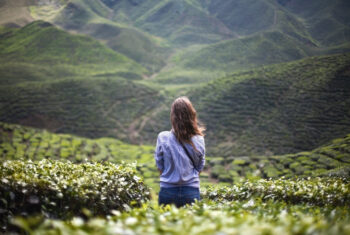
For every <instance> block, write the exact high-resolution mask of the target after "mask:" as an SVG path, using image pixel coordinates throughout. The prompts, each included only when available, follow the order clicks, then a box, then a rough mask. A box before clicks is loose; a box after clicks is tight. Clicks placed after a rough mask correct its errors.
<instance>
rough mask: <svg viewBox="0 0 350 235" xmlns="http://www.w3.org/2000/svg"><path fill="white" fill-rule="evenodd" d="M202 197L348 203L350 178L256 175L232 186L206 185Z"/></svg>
mask: <svg viewBox="0 0 350 235" xmlns="http://www.w3.org/2000/svg"><path fill="white" fill-rule="evenodd" d="M202 197H204V198H208V199H212V200H217V201H220V200H229V201H232V200H244V199H251V198H254V197H255V198H260V200H269V199H272V200H275V201H285V202H289V203H292V204H298V203H309V204H313V205H320V206H323V205H332V206H336V205H349V204H350V182H349V181H348V180H347V179H346V178H335V177H334V178H319V177H317V178H312V179H311V178H309V179H296V180H291V179H285V178H283V177H282V178H280V179H277V180H265V179H260V180H258V181H246V182H244V183H241V184H237V185H234V186H232V187H220V188H213V187H208V188H206V189H205V190H204V191H203V192H202Z"/></svg>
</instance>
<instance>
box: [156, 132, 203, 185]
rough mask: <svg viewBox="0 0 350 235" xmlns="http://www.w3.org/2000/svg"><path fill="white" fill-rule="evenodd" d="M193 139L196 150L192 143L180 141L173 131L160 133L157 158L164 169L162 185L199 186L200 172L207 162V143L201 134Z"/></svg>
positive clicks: (160, 168) (159, 166)
mask: <svg viewBox="0 0 350 235" xmlns="http://www.w3.org/2000/svg"><path fill="white" fill-rule="evenodd" d="M191 140H192V143H193V144H194V146H195V147H196V150H195V149H194V148H193V147H192V146H191V145H190V144H187V143H185V144H184V145H182V144H181V143H179V141H178V140H177V139H176V137H175V135H174V133H173V132H172V131H163V132H161V133H159V135H158V138H157V147H156V153H155V159H156V164H157V167H158V169H159V170H161V171H162V174H161V176H160V186H161V187H167V188H170V187H176V186H191V187H199V172H200V171H201V170H202V169H203V167H204V164H205V143H204V138H203V136H200V135H196V136H193V137H192V138H191ZM184 148H186V150H185V149H184ZM188 155H191V156H188ZM190 157H191V158H192V160H191V159H190ZM192 161H193V162H192Z"/></svg>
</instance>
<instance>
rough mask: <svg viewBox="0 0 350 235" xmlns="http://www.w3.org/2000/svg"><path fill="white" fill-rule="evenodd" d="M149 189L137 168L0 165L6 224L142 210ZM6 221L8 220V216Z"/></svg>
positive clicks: (0, 198)
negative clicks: (18, 220) (10, 220)
mask: <svg viewBox="0 0 350 235" xmlns="http://www.w3.org/2000/svg"><path fill="white" fill-rule="evenodd" d="M149 197H150V196H149V189H148V187H146V186H145V185H144V183H143V181H142V179H141V178H139V177H138V176H137V175H136V169H135V165H133V164H120V165H115V164H112V163H108V162H107V163H103V164H101V163H84V164H73V163H71V162H69V161H67V162H61V161H54V160H46V159H44V160H41V161H39V162H32V161H31V160H29V161H20V160H15V161H10V160H8V161H3V162H1V163H0V203H1V207H0V208H1V214H2V218H3V219H2V221H1V223H2V224H5V225H6V223H7V218H6V217H11V216H14V215H22V216H27V215H31V214H38V213H39V214H42V215H43V216H45V217H49V218H60V219H67V218H71V217H72V216H75V215H81V214H82V211H84V208H88V210H89V211H90V213H91V214H93V215H106V214H108V213H110V211H111V210H113V209H115V210H121V211H122V210H125V209H128V208H130V207H134V206H140V205H141V204H142V203H143V202H145V201H147V200H148V199H149ZM4 215H6V216H4Z"/></svg>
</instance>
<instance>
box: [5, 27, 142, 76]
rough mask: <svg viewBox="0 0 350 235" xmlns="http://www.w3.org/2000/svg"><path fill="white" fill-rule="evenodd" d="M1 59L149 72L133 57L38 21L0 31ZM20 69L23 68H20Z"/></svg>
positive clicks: (12, 61) (13, 61) (7, 61)
mask: <svg viewBox="0 0 350 235" xmlns="http://www.w3.org/2000/svg"><path fill="white" fill-rule="evenodd" d="M0 34H1V35H0V56H1V58H0V61H1V62H2V63H7V64H9V63H18V62H22V63H29V64H39V65H46V66H57V65H64V64H66V65H70V66H74V67H78V66H84V67H90V66H93V67H97V66H99V67H101V71H103V69H102V68H104V69H107V68H109V69H110V70H111V71H113V70H114V71H115V72H116V70H117V69H119V70H123V71H125V72H127V71H129V70H131V69H132V70H133V72H134V73H135V74H140V75H141V74H142V73H145V72H147V71H146V70H145V69H144V68H143V67H142V66H140V65H139V64H137V63H136V62H134V61H133V60H131V59H129V58H127V57H125V56H123V55H121V54H119V53H117V52H115V51H113V50H111V49H109V48H107V47H106V46H104V45H103V44H101V43H99V42H97V41H96V40H93V39H91V38H89V37H86V36H81V35H71V34H69V33H67V32H65V31H62V30H60V29H58V28H56V27H55V26H53V25H52V24H50V23H48V22H44V21H35V22H32V23H30V24H28V25H26V26H25V27H23V28H20V29H7V28H3V29H2V30H0ZM19 67H20V66H19ZM18 69H20V68H18Z"/></svg>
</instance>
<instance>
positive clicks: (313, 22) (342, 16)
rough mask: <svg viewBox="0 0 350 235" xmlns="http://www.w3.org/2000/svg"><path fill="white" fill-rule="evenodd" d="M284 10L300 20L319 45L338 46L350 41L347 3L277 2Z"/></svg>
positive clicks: (313, 0) (314, 0)
mask: <svg viewBox="0 0 350 235" xmlns="http://www.w3.org/2000/svg"><path fill="white" fill-rule="evenodd" d="M278 2H279V3H280V5H282V6H283V7H284V8H285V9H287V10H288V11H290V12H292V13H293V14H295V15H297V16H298V17H300V18H302V19H303V20H304V22H305V25H307V26H308V31H309V32H310V34H311V35H312V37H313V38H314V39H315V40H317V41H318V42H319V43H320V44H321V45H327V46H329V45H337V44H338V45H339V44H342V43H344V42H349V40H350V17H349V11H350V4H349V2H348V1H332V2H330V1H326V0H321V1H319V0H311V1H307V2H305V1H300V0H279V1H278Z"/></svg>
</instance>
